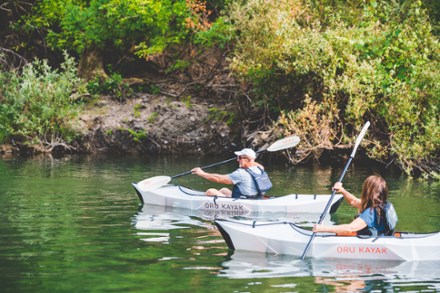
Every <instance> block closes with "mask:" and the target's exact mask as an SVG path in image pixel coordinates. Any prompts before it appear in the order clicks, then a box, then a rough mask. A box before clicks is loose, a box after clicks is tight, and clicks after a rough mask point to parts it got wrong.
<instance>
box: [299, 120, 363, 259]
mask: <svg viewBox="0 0 440 293" xmlns="http://www.w3.org/2000/svg"><path fill="white" fill-rule="evenodd" d="M368 127H370V122H369V121H367V123H365V125H364V127H363V128H362V130H361V133H360V134H359V135H358V137H357V139H356V143H355V144H354V148H353V151H352V152H351V155H350V158H349V159H348V161H347V163H346V164H345V167H344V170H343V171H342V173H341V176H340V177H339V180H338V182H342V179H344V176H345V173H346V172H347V169H348V167H349V166H350V163H351V161H352V160H353V158H354V155H355V154H356V150H357V148H358V146H359V144H360V143H361V141H362V139H363V138H364V136H365V133H366V132H367V129H368ZM335 194H336V190H333V191H332V195H331V197H330V199H329V200H328V203H327V205H326V207H325V209H324V212H323V213H322V214H321V217H320V218H319V221H318V224H321V223H322V221H323V220H324V217H325V215H326V214H327V211H328V209H329V208H330V204H331V202H332V201H333V197H334V196H335ZM315 236H316V232H313V234H312V237H310V240H309V242H308V243H307V246H306V248H305V249H304V252H303V254H302V256H301V259H304V257H305V256H306V254H307V252H308V251H309V249H310V245H311V244H312V241H313V239H314V238H315Z"/></svg>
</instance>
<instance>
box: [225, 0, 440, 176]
mask: <svg viewBox="0 0 440 293" xmlns="http://www.w3.org/2000/svg"><path fill="white" fill-rule="evenodd" d="M306 3H307V4H308V5H307V4H306ZM323 3H324V4H323ZM231 9H232V10H231V12H230V15H231V16H230V21H231V23H233V24H234V26H235V29H236V30H237V32H239V33H240V34H239V35H238V41H237V47H236V51H235V52H234V56H233V58H232V63H231V68H232V70H233V71H234V72H235V73H236V75H237V76H238V77H240V78H242V79H244V80H245V81H246V82H248V83H250V84H252V85H253V89H254V94H255V97H256V98H259V99H260V100H264V101H266V100H267V101H268V103H273V106H272V107H271V109H274V108H275V107H276V106H277V105H282V106H283V107H284V108H285V110H287V112H289V111H291V112H292V114H290V115H285V116H283V118H282V123H281V124H282V125H283V126H282V127H286V128H287V129H301V128H302V125H301V123H304V121H302V120H301V119H299V120H297V118H298V117H302V116H304V117H307V116H308V115H309V116H310V115H315V118H314V119H312V120H316V121H320V117H322V115H323V114H324V113H326V112H327V113H332V116H333V118H332V120H329V121H328V123H327V125H326V126H325V127H323V128H329V127H330V128H331V129H333V131H332V132H331V133H333V136H331V137H330V138H329V137H327V136H326V137H325V139H324V138H323V140H322V141H315V143H316V145H320V143H321V142H322V143H324V145H327V144H326V143H327V140H328V139H330V141H333V142H337V141H339V140H341V141H342V142H345V143H348V142H350V141H351V140H352V137H353V135H354V134H355V131H353V130H355V129H354V128H353V127H346V125H352V126H359V127H360V126H361V125H363V122H364V121H365V120H371V121H372V123H373V125H374V126H373V127H374V128H375V129H374V131H375V132H377V133H381V135H377V136H376V137H373V138H372V139H371V143H372V145H373V147H372V148H370V149H369V150H370V151H369V154H370V156H371V157H372V158H375V159H378V160H382V161H386V160H389V158H394V159H395V162H397V164H399V165H400V166H401V167H402V169H404V170H405V171H406V172H407V173H411V172H412V171H414V170H417V169H418V170H420V171H422V172H430V171H431V170H432V168H430V167H427V166H429V164H427V162H435V160H438V159H439V157H438V155H439V148H440V124H439V123H438V117H439V99H438V97H439V96H440V92H439V83H438V80H439V78H440V62H439V61H440V51H439V42H438V40H437V39H436V38H435V37H434V36H433V34H432V30H431V25H430V22H429V19H428V16H427V14H426V11H425V10H423V8H422V4H421V2H420V1H384V0H383V1H348V2H346V1H330V2H315V1H308V2H304V1H300V0H281V1H274V2H267V1H258V0H250V1H247V2H245V4H243V5H240V4H238V3H236V4H235V5H233V6H231ZM267 97H270V98H269V99H267ZM306 97H310V99H311V100H307V98H306ZM315 103H318V104H321V103H325V104H326V106H325V107H324V108H323V109H322V110H320V111H316V107H315V106H316V105H315ZM311 106H312V108H310V107H311ZM310 109H315V110H313V111H310ZM326 121H327V120H326ZM311 125H313V124H309V129H308V131H309V132H308V134H309V137H314V135H315V134H314V132H316V130H315V129H314V127H318V128H320V127H321V125H319V124H317V125H316V126H314V127H312V126H311ZM343 125H345V126H344V127H342V126H343ZM355 128H356V127H355ZM339 129H344V131H342V132H341V131H339ZM336 130H337V131H336ZM338 133H339V136H340V137H337V136H336V135H338ZM327 147H329V148H331V145H327ZM434 168H435V167H434Z"/></svg>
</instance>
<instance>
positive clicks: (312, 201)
mask: <svg viewBox="0 0 440 293" xmlns="http://www.w3.org/2000/svg"><path fill="white" fill-rule="evenodd" d="M132 185H133V187H134V189H135V190H136V193H137V195H138V197H139V199H140V201H141V202H142V203H144V204H148V205H158V206H169V207H174V208H185V209H191V210H206V211H223V212H228V213H229V215H231V216H240V215H247V214H249V213H252V214H261V213H321V212H322V211H323V210H324V207H325V206H326V205H327V203H328V201H329V200H330V195H318V194H289V195H284V196H277V197H270V198H267V199H244V198H227V197H212V196H206V195H205V194H204V192H201V191H196V190H193V189H190V188H187V187H183V186H179V185H173V184H166V185H163V186H158V187H157V186H153V185H152V184H150V183H149V184H147V185H146V186H147V187H146V188H143V184H142V181H141V182H139V183H132ZM342 200H343V196H342V195H341V194H337V195H336V196H334V198H333V200H332V204H331V208H330V213H333V212H335V211H336V210H337V208H338V207H339V205H340V203H341V201H342Z"/></svg>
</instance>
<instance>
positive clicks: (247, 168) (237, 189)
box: [191, 148, 272, 199]
mask: <svg viewBox="0 0 440 293" xmlns="http://www.w3.org/2000/svg"><path fill="white" fill-rule="evenodd" d="M235 154H236V155H237V161H238V165H239V168H238V169H237V170H235V171H234V172H232V173H230V174H215V173H208V172H205V171H203V170H202V169H201V168H199V167H197V168H194V169H192V170H191V172H192V173H193V174H196V175H199V176H200V177H202V178H205V179H206V180H209V181H212V182H216V183H220V184H228V185H234V187H233V189H232V190H230V189H229V188H226V187H224V188H221V189H220V190H218V189H215V188H210V189H208V190H207V191H206V195H209V196H222V197H234V198H254V199H256V198H260V197H262V196H263V195H264V193H265V192H266V191H267V190H269V189H270V188H271V187H272V183H271V182H270V180H269V177H268V176H267V173H266V172H265V171H264V167H263V165H261V164H260V163H257V162H255V159H256V158H257V154H256V153H255V152H254V151H253V150H251V149H248V148H245V149H242V150H241V151H238V152H235Z"/></svg>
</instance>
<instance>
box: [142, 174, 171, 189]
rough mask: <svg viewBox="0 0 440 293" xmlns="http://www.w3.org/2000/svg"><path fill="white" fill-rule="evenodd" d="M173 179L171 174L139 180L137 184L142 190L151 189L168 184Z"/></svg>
mask: <svg viewBox="0 0 440 293" xmlns="http://www.w3.org/2000/svg"><path fill="white" fill-rule="evenodd" d="M170 181H171V177H169V176H155V177H151V178H147V179H144V180H142V181H140V182H138V184H137V186H138V188H139V189H140V190H141V191H150V190H153V189H156V188H159V187H162V186H164V185H166V184H168V183H169V182H170Z"/></svg>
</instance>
